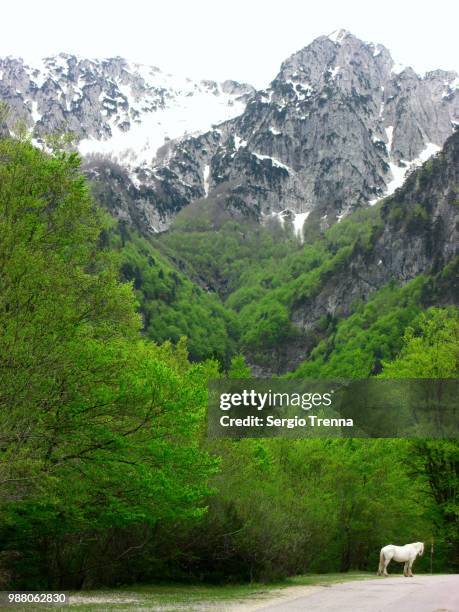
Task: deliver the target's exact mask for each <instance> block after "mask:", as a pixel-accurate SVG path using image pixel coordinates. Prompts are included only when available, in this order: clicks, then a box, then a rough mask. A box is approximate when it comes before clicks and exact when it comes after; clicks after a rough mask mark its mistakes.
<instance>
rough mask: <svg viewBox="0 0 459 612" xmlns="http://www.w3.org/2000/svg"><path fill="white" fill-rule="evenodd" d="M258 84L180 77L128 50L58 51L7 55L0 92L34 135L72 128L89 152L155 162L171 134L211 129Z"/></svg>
mask: <svg viewBox="0 0 459 612" xmlns="http://www.w3.org/2000/svg"><path fill="white" fill-rule="evenodd" d="M253 92H254V88H253V87H251V86H250V85H248V84H245V83H238V82H237V81H229V80H227V81H224V82H222V83H219V82H217V81H214V80H206V79H202V80H196V79H191V78H187V77H177V76H175V75H172V74H170V73H167V72H164V71H162V70H161V69H159V68H158V67H157V66H150V65H145V64H140V63H136V62H131V61H129V60H127V59H125V58H123V57H119V56H117V57H110V58H82V57H78V56H76V55H72V54H69V53H59V54H57V55H54V56H50V57H46V58H44V59H42V60H40V61H35V62H30V61H28V62H26V61H24V60H23V59H21V58H11V57H10V58H5V59H0V98H1V99H2V100H4V101H5V102H6V103H7V104H8V105H9V106H10V108H11V110H12V113H11V117H10V127H12V125H13V124H14V122H15V121H17V119H18V118H20V119H22V120H24V121H25V122H26V124H27V125H29V126H30V128H31V129H33V132H34V136H35V138H37V139H40V137H42V136H43V135H45V134H47V133H50V132H53V131H55V130H66V131H71V132H73V133H74V134H75V136H76V137H77V138H79V139H80V145H79V146H80V150H81V151H82V153H84V154H89V153H101V154H105V155H113V154H114V155H116V156H117V157H118V158H119V159H124V161H125V163H131V164H132V163H134V164H135V165H137V164H139V163H140V164H141V163H143V164H146V165H148V164H151V161H152V159H153V158H154V157H155V156H156V151H157V149H158V148H159V147H160V146H161V145H162V144H163V143H164V142H165V140H166V139H175V138H180V137H182V136H183V135H185V134H186V133H195V132H198V133H199V132H204V131H206V130H207V129H209V128H210V127H211V125H212V124H213V123H218V122H221V121H223V120H227V119H230V118H231V117H234V116H235V115H237V114H239V113H241V112H242V111H243V110H244V107H245V104H246V101H247V99H248V98H249V97H250V96H251V95H252V93H253Z"/></svg>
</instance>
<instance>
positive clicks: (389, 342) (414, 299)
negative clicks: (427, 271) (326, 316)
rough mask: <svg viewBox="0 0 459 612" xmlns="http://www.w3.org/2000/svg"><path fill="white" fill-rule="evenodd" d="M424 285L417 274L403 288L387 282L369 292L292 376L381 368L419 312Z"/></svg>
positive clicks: (349, 374)
mask: <svg viewBox="0 0 459 612" xmlns="http://www.w3.org/2000/svg"><path fill="white" fill-rule="evenodd" d="M425 284H426V279H425V278H423V277H421V276H419V277H418V278H416V279H415V280H413V281H411V282H410V283H407V284H406V285H405V286H404V287H398V286H396V285H393V284H390V285H388V286H386V287H384V288H383V289H380V290H379V291H377V292H375V293H374V294H372V296H371V297H370V299H369V300H368V302H366V303H364V304H359V305H358V306H357V307H356V309H355V311H354V313H353V314H352V315H350V316H349V317H348V318H347V319H343V320H341V321H340V322H339V323H338V324H337V326H336V330H335V331H334V332H332V333H331V334H330V335H328V336H327V337H326V339H324V340H323V341H322V342H320V343H318V344H317V346H316V347H315V348H314V349H313V351H312V353H311V357H310V359H309V360H308V361H306V362H304V363H303V364H301V365H300V366H299V367H298V368H297V370H296V371H295V372H294V373H293V374H292V376H293V377H305V378H334V377H344V378H366V377H367V376H370V375H371V374H375V373H378V372H379V371H381V368H382V362H383V360H386V359H391V358H393V357H394V356H395V355H396V354H397V352H398V351H399V350H400V348H401V344H402V338H403V333H404V330H405V328H406V327H407V325H409V324H410V323H411V322H412V321H413V319H414V318H415V317H416V316H417V315H418V314H419V313H420V312H421V310H422V305H421V296H422V292H423V289H424V286H425Z"/></svg>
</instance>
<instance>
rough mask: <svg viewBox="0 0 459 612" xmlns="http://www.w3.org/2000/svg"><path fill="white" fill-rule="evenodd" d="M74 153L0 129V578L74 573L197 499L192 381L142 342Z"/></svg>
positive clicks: (194, 507) (209, 367) (197, 506)
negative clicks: (131, 530)
mask: <svg viewBox="0 0 459 612" xmlns="http://www.w3.org/2000/svg"><path fill="white" fill-rule="evenodd" d="M103 227H104V219H103V216H102V215H101V213H100V212H99V211H98V210H97V209H96V208H95V206H94V203H93V201H92V200H91V198H90V196H89V192H88V188H87V185H86V182H85V181H84V179H83V178H82V176H81V175H80V172H79V159H78V156H77V155H76V154H74V153H65V152H56V153H55V154H53V155H47V154H45V153H43V152H40V151H39V150H37V149H35V148H34V147H32V146H31V144H30V143H29V142H28V141H27V140H23V141H14V140H9V139H3V140H0V271H1V276H0V283H1V286H0V327H1V333H0V356H1V357H0V383H1V384H0V431H1V438H0V449H1V463H0V481H1V483H2V487H1V495H0V518H1V520H0V523H1V527H0V541H1V542H2V551H1V556H0V563H1V567H0V570H1V571H0V575H1V576H2V580H3V581H11V582H13V583H14V584H17V585H22V586H24V587H27V588H40V587H51V586H53V585H54V586H55V585H59V584H63V583H64V582H65V583H66V584H69V585H71V584H73V585H78V584H81V580H82V577H84V575H85V572H86V569H85V564H86V563H87V561H86V559H88V561H90V559H89V557H90V551H91V549H92V547H93V546H94V542H98V541H99V540H104V539H105V540H108V539H109V538H110V537H111V535H110V532H111V530H120V529H126V528H128V527H129V526H131V527H132V526H135V525H139V524H143V525H155V524H156V523H157V522H158V521H172V520H174V519H175V518H176V517H178V516H180V517H181V518H183V517H188V519H189V520H195V519H197V518H199V516H201V514H202V512H203V510H204V504H203V502H204V496H205V494H207V493H208V489H207V484H206V483H207V479H208V476H209V475H210V474H211V473H212V472H213V471H214V466H215V462H214V460H212V459H211V458H210V457H209V455H208V454H207V453H206V452H205V451H204V450H202V449H201V448H200V447H199V443H198V442H199V434H200V431H201V424H202V419H203V416H204V406H205V401H206V387H205V381H206V380H207V378H208V377H209V376H215V375H217V368H216V366H215V364H213V363H211V362H209V363H208V364H201V365H194V366H193V365H191V364H190V363H189V362H188V359H187V355H186V353H184V350H183V346H182V345H181V344H179V345H178V347H177V349H174V348H173V347H172V346H171V345H170V344H166V345H164V346H162V347H158V346H156V345H154V344H152V343H145V342H143V341H141V340H140V339H139V336H138V331H139V323H140V321H139V317H138V315H137V314H136V312H135V308H136V302H135V299H134V296H133V294H132V290H131V287H130V286H129V285H127V284H121V283H120V282H119V280H118V265H119V262H118V260H117V258H116V257H114V255H113V252H111V251H107V250H104V249H103V248H100V245H99V243H98V240H99V234H100V231H101V229H102V228H103Z"/></svg>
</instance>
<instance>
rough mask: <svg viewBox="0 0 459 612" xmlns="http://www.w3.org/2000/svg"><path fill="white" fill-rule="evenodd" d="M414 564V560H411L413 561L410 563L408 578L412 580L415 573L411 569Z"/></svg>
mask: <svg viewBox="0 0 459 612" xmlns="http://www.w3.org/2000/svg"><path fill="white" fill-rule="evenodd" d="M413 563H414V559H411V561H409V562H408V576H409V577H410V578H413V572H412V571H411V568H412V567H413Z"/></svg>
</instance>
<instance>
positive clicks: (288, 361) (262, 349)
mask: <svg viewBox="0 0 459 612" xmlns="http://www.w3.org/2000/svg"><path fill="white" fill-rule="evenodd" d="M458 161H459V133H457V132H456V133H455V134H453V135H452V136H451V137H450V138H449V139H448V140H447V142H446V144H445V147H444V149H443V151H442V152H441V153H439V154H438V155H436V156H435V157H434V158H432V159H430V160H428V161H427V162H426V163H425V164H424V165H423V166H422V167H421V168H420V169H417V170H415V171H413V172H412V173H411V175H410V176H409V177H408V179H407V181H406V183H405V185H404V186H403V187H402V188H401V189H399V190H397V191H396V193H395V194H394V195H393V196H390V197H388V198H386V199H385V200H383V201H381V202H380V203H378V204H377V205H375V206H374V207H370V208H367V209H365V210H359V211H357V212H355V213H354V214H352V215H350V216H349V217H348V218H347V219H345V220H343V221H341V222H340V223H338V224H336V225H334V226H333V227H332V228H330V229H328V230H326V231H324V232H320V233H319V234H315V233H313V232H311V233H310V234H308V233H306V244H304V245H302V244H301V243H300V242H299V241H298V240H296V239H295V237H294V236H293V235H292V234H293V230H292V228H291V227H290V228H289V226H288V224H286V225H285V226H284V228H279V227H273V228H271V229H270V228H266V227H260V226H259V225H257V224H256V222H254V221H250V220H247V219H246V220H244V221H237V220H235V219H234V218H232V217H230V216H229V215H225V214H223V213H222V211H221V209H220V208H219V202H218V198H217V199H215V200H214V201H213V202H212V203H210V204H209V203H207V205H196V207H195V208H191V209H190V211H184V213H182V214H181V215H179V217H178V218H177V220H176V222H175V223H174V225H173V226H172V228H171V230H170V231H169V232H166V233H164V234H162V235H161V236H159V237H157V238H156V239H153V242H152V244H154V245H155V248H157V249H159V250H160V251H161V252H163V253H164V255H165V256H168V257H169V260H170V261H171V262H172V263H173V264H174V265H175V266H177V267H179V268H180V269H181V270H183V272H184V273H185V274H187V276H188V277H189V278H190V279H192V280H193V281H194V282H195V283H196V284H199V285H201V286H202V287H203V288H204V289H206V291H207V292H208V293H210V294H215V295H218V296H219V297H220V299H221V301H222V303H223V304H224V306H225V308H226V309H227V310H230V311H233V312H235V313H236V314H237V315H238V316H237V318H238V328H239V334H240V335H239V347H240V349H241V350H243V351H244V352H245V354H246V355H247V356H248V357H249V360H250V361H251V363H252V364H253V366H254V371H256V372H258V373H265V374H266V373H273V372H276V373H281V372H286V371H288V370H293V369H294V368H296V367H297V366H298V365H299V363H301V362H302V361H303V360H304V359H306V358H308V356H309V355H310V352H311V351H312V350H313V349H314V347H315V346H316V345H317V344H318V343H319V342H320V341H321V340H323V339H324V338H328V337H330V336H332V335H333V334H334V333H335V331H336V325H337V324H338V322H339V321H340V320H341V319H343V318H346V317H349V316H350V315H351V314H352V313H354V312H356V309H358V308H359V307H360V306H359V304H363V303H364V302H366V301H367V300H368V299H370V298H371V299H372V300H373V301H375V300H378V299H382V298H379V297H378V295H379V294H378V292H379V291H383V290H384V291H385V292H386V293H385V295H386V296H387V297H388V296H389V293H390V292H392V293H393V294H394V297H393V298H391V300H392V301H393V302H394V304H396V303H397V299H398V298H397V297H395V296H396V295H398V294H399V293H400V292H401V293H400V295H401V294H402V293H403V294H404V295H409V294H410V292H412V291H413V292H414V293H415V294H416V297H413V300H414V301H415V302H416V303H417V304H418V306H419V307H421V306H422V305H424V306H426V305H430V304H446V303H451V302H453V301H454V300H455V298H456V296H455V295H454V283H453V282H452V280H453V279H454V274H455V270H456V263H455V254H456V244H457V210H458V208H457V201H458V184H459V177H458V172H459V163H458ZM415 279H417V280H416V282H415V283H414V284H410V283H409V282H410V281H415ZM407 283H408V285H407ZM405 285H407V286H406V288H405V287H404V286H405ZM421 285H422V287H421ZM402 287H404V288H403V289H402ZM412 287H413V289H412ZM414 287H417V288H418V289H417V290H416V291H415V290H414ZM388 299H389V297H388ZM379 312H380V311H379V310H378V313H379ZM268 364H269V365H268ZM375 366H376V367H377V364H376V363H374V364H373V366H372V367H371V368H370V370H369V371H368V372H367V373H366V374H365V375H367V374H369V373H370V372H371V371H372V369H373V367H375ZM359 373H360V374H362V372H359Z"/></svg>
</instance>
